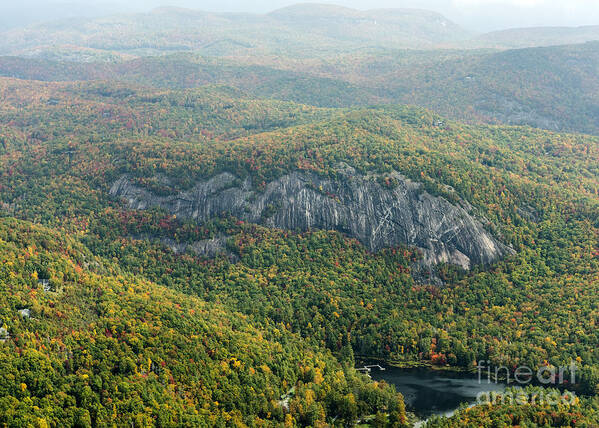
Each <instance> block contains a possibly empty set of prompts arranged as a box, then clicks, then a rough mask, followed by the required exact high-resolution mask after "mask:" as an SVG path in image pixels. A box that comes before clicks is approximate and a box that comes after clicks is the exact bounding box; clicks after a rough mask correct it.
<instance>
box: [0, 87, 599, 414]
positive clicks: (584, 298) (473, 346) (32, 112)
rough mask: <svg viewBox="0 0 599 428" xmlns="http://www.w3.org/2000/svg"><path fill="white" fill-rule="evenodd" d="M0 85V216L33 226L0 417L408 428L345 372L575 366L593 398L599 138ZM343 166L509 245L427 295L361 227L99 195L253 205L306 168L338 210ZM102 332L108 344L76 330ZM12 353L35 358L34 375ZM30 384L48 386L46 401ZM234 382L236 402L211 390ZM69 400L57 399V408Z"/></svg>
mask: <svg viewBox="0 0 599 428" xmlns="http://www.w3.org/2000/svg"><path fill="white" fill-rule="evenodd" d="M0 84H1V86H0V95H1V96H2V99H3V100H4V102H3V104H2V105H1V106H0V123H2V130H1V132H2V145H1V146H0V166H1V168H0V183H2V187H1V188H0V200H1V201H2V211H3V215H5V216H10V217H16V218H19V219H22V221H25V222H34V223H37V224H39V225H40V226H34V225H31V224H30V223H23V222H20V221H17V220H13V219H10V218H9V219H5V220H3V222H4V223H3V224H2V225H0V226H1V228H0V230H2V233H4V235H2V237H1V240H0V243H2V245H4V248H5V249H4V250H3V253H2V254H3V257H4V260H5V261H6V263H4V265H3V269H4V272H5V275H4V280H3V284H5V286H8V285H10V287H12V288H11V289H8V288H5V289H4V290H5V291H4V292H5V294H4V295H3V296H4V297H3V298H4V299H7V300H6V302H7V303H6V304H4V305H2V308H3V311H4V312H3V323H4V325H5V326H4V327H3V328H4V329H5V333H6V334H7V335H10V337H5V339H6V340H5V341H4V343H2V344H0V348H1V349H2V351H3V352H4V353H5V355H6V359H5V360H4V361H5V363H4V364H5V366H6V367H7V368H6V370H5V371H10V372H11V373H14V374H13V375H12V376H13V377H12V378H11V379H15V380H14V381H12V380H11V381H9V382H7V383H6V384H4V386H3V387H2V388H3V390H2V396H3V397H5V398H3V401H2V406H3V409H5V410H4V411H3V412H2V414H3V415H8V416H5V418H6V420H7V421H13V420H17V418H19V420H22V421H24V423H26V422H28V421H31V420H32V419H31V416H30V415H31V414H32V413H31V411H30V410H29V407H23V405H22V404H20V403H22V401H23V400H25V399H26V397H30V398H31V400H32V401H27V402H29V403H31V404H30V405H31V406H36V410H35V412H36V413H35V417H38V418H41V419H46V420H47V421H48V422H51V421H54V422H53V423H56V424H59V425H61V424H69V423H70V422H69V421H75V420H77V421H79V420H82V421H90V422H91V423H92V424H94V425H96V424H97V425H102V424H104V423H111V422H114V421H116V423H118V424H120V423H128V422H129V421H132V420H138V421H143V420H147V421H151V420H154V421H157V420H160V421H163V424H164V425H169V424H171V425H173V424H174V425H176V424H177V423H181V421H196V420H197V421H200V420H205V421H209V420H211V419H210V418H213V419H212V420H214V421H220V420H223V418H225V417H226V418H231V420H239V421H244V422H246V423H248V424H249V423H250V422H251V421H257V420H258V419H260V420H263V421H270V422H272V423H277V421H279V422H282V421H283V420H284V419H285V418H287V419H288V421H289V423H293V422H294V421H295V423H296V424H299V425H307V424H315V423H317V422H319V421H320V422H321V423H332V421H333V419H335V420H336V421H349V422H350V423H351V422H352V421H356V420H357V419H358V418H360V417H366V416H368V415H373V416H374V415H375V414H376V413H377V412H378V413H379V414H380V415H379V416H377V418H378V419H379V420H381V419H382V420H385V421H387V423H393V422H392V421H396V423H398V424H401V423H404V422H405V417H404V413H403V407H402V406H403V405H402V401H401V400H400V398H399V397H398V396H397V395H395V394H394V393H393V392H392V390H391V389H390V388H388V387H387V386H385V385H384V384H373V383H369V382H367V381H366V380H365V378H364V377H359V376H357V375H356V374H355V372H353V369H351V368H349V367H347V366H346V367H345V368H343V362H346V363H347V362H351V361H352V359H353V355H354V354H358V355H362V356H365V357H376V358H381V359H383V360H385V361H394V362H396V363H404V364H405V363H414V362H419V361H426V362H428V363H429V364H433V365H442V366H444V365H446V364H449V365H451V366H454V367H460V366H461V367H463V368H468V367H471V366H472V364H473V363H474V362H475V361H477V360H480V359H483V360H487V359H488V360H489V361H492V362H493V363H494V364H508V365H510V366H511V365H517V364H528V365H530V366H531V367H538V366H539V365H541V364H544V363H543V362H544V361H547V362H550V363H551V364H554V365H559V364H568V363H569V362H570V359H571V358H575V360H576V361H578V364H579V366H580V367H579V370H580V373H582V374H581V377H580V381H579V384H577V385H575V386H574V387H575V388H577V390H578V391H579V392H581V393H582V392H585V393H591V392H593V391H594V389H595V388H596V385H597V384H599V375H598V373H599V372H598V371H597V367H598V364H599V354H598V353H597V352H598V351H597V350H598V349H599V347H598V346H597V344H598V341H599V338H597V334H596V332H597V329H594V328H590V329H589V327H588V326H589V323H590V325H594V324H595V322H596V321H597V316H598V314H597V309H596V308H597V305H598V304H599V302H597V296H599V293H598V292H597V286H599V278H598V277H597V272H599V265H598V263H599V259H598V256H599V233H598V231H599V224H598V223H597V219H599V196H598V195H599V171H598V170H597V166H598V165H599V141H598V140H597V138H595V137H587V136H582V135H568V134H555V133H551V132H547V131H540V130H534V129H531V128H522V127H498V126H471V125H463V124H460V123H456V122H452V121H450V120H448V119H444V118H442V117H439V116H437V115H435V114H433V113H430V112H427V111H425V110H420V109H413V108H405V107H384V108H383V107H381V108H364V109H354V110H332V109H317V108H313V107H307V106H302V105H297V104H293V103H283V102H275V101H267V100H252V99H248V98H244V97H243V96H240V94H239V93H235V92H231V91H228V90H226V89H222V88H213V89H203V90H182V91H172V90H164V89H154V90H149V89H144V88H139V87H132V86H129V85H124V84H106V83H105V84H98V83H94V84H91V85H90V84H84V83H40V82H35V83H34V82H24V81H20V80H14V79H2V80H1V81H0ZM340 164H344V165H346V166H343V168H346V169H347V168H353V169H355V170H356V172H358V173H360V174H362V175H364V176H369V177H371V178H370V179H371V180H373V181H374V182H376V183H377V184H376V186H380V187H381V188H387V189H390V191H393V189H395V188H397V186H403V185H404V184H401V183H398V182H397V180H396V178H395V177H396V176H395V175H394V173H393V171H399V172H401V174H402V175H403V176H405V177H406V178H409V179H410V180H412V181H413V182H414V183H420V186H421V190H419V192H420V195H421V198H423V200H429V198H443V200H445V201H446V203H447V204H450V205H453V206H463V207H465V208H463V209H464V210H466V211H468V212H469V213H470V214H469V215H471V216H474V217H476V218H478V219H479V221H480V222H481V224H483V225H484V227H485V228H486V230H488V233H489V234H491V235H492V236H493V239H496V240H497V241H498V242H501V243H502V244H503V245H505V246H508V247H511V248H512V249H513V250H512V251H511V252H509V253H506V254H504V255H503V256H501V258H499V259H497V260H494V261H492V262H491V263H484V264H480V265H472V266H467V268H468V269H469V270H463V269H462V268H461V267H456V266H455V265H454V264H453V262H452V260H449V263H447V264H444V263H442V264H440V265H438V266H437V268H436V270H437V272H436V275H438V277H439V278H440V279H441V280H442V281H443V283H444V284H445V285H444V286H442V287H438V286H434V285H431V283H430V282H428V281H427V280H426V278H422V277H420V278H416V279H417V281H416V280H415V278H414V274H415V270H414V269H415V266H417V264H418V263H419V261H420V260H421V259H422V257H423V254H422V253H421V251H420V250H419V249H418V248H416V247H413V246H410V245H409V244H407V243H406V245H396V244H394V245H393V246H391V247H390V248H383V249H381V250H379V251H377V252H371V251H369V250H368V249H367V248H366V247H365V246H364V245H362V244H361V243H360V242H359V241H357V240H355V239H353V238H352V234H351V230H349V229H348V230H344V229H343V228H339V229H338V230H337V231H319V230H313V229H309V230H301V229H300V228H298V229H296V230H282V229H278V228H276V227H273V226H272V223H269V221H268V219H269V218H274V217H276V215H277V212H278V211H279V210H280V209H281V207H280V206H277V205H276V204H273V205H270V206H268V207H266V208H265V210H264V211H263V212H262V215H263V216H264V221H262V220H260V221H258V223H260V224H261V225H257V224H255V223H254V222H253V221H250V222H247V221H242V220H241V219H239V218H235V217H233V216H232V212H229V213H227V212H222V213H219V214H215V215H213V216H211V217H210V219H209V220H205V219H203V220H199V219H194V217H192V216H190V217H184V216H181V215H176V214H180V213H179V212H177V213H176V214H175V212H171V211H169V210H168V207H166V206H164V207H158V206H155V207H152V206H151V204H147V205H146V206H145V207H142V206H135V207H132V206H130V204H129V202H128V201H126V200H120V199H119V198H115V197H114V195H112V196H111V193H110V189H111V188H112V187H113V186H114V184H115V183H116V182H117V181H118V180H120V179H121V178H122V177H123V176H126V177H128V179H129V180H131V182H132V183H134V184H135V185H136V186H139V187H140V188H143V189H146V190H147V191H148V192H151V193H152V194H154V195H162V196H168V195H177V194H178V192H181V191H188V190H190V189H193V188H194V186H196V185H197V184H198V183H201V182H202V180H206V179H211V178H214V177H216V176H218V174H221V173H226V172H233V173H234V174H235V176H236V177H237V179H236V180H237V181H234V182H232V183H231V184H227V185H226V186H229V187H226V186H225V188H224V189H223V190H224V191H227V189H229V190H228V191H229V192H234V187H235V186H246V184H243V183H244V182H247V183H248V184H247V186H249V185H250V183H251V186H255V188H256V189H257V191H256V192H255V193H254V196H253V197H254V198H260V197H261V196H260V195H261V192H268V191H269V188H270V186H271V183H272V182H273V181H276V180H277V179H280V178H281V177H284V176H285V175H286V174H289V173H294V172H299V173H302V174H305V175H306V176H308V175H309V174H314V177H315V178H314V179H313V180H314V181H313V182H311V183H310V182H309V181H308V182H306V184H305V185H306V186H307V187H306V189H308V188H309V189H311V190H310V191H311V192H314V194H319V195H320V196H319V197H318V198H317V200H319V201H322V202H319V203H324V202H326V201H332V202H334V203H337V202H335V201H337V200H341V198H343V195H341V194H334V193H332V192H331V190H330V189H329V188H328V187H326V185H323V186H322V187H321V186H320V185H319V182H318V181H317V180H320V179H322V180H325V179H327V180H334V179H336V177H337V178H338V177H339V174H340V172H339V168H340ZM317 177H321V178H318V179H317ZM323 183H324V182H321V184H323ZM399 189H401V187H400V188H399ZM230 194H231V195H233V194H234V193H230ZM427 195H428V196H427ZM223 200H224V199H223ZM251 201H252V199H251V198H250V199H248V202H251ZM239 203H244V202H243V201H239ZM197 209H201V205H200V206H198V208H197ZM312 209H313V210H314V211H312V213H314V214H316V212H317V211H315V210H316V207H313V208H312ZM382 209H384V206H383V207H382ZM422 215H424V216H430V215H432V213H427V212H426V211H423V214H422ZM46 227H49V228H52V230H55V231H59V232H58V235H57V234H56V233H53V234H50V232H48V229H45V228H46ZM25 230H27V231H35V233H36V235H35V237H32V238H30V239H29V238H28V239H25V237H26V236H28V235H27V234H26V233H25ZM27 233H32V232H27ZM478 233H482V232H478ZM38 236H39V237H38ZM56 240H63V241H59V242H64V243H55V242H56ZM215 243H220V244H219V245H217V246H216V251H215V252H213V253H211V254H209V252H206V248H208V246H211V245H213V244H215ZM67 248H73V250H67V251H66V253H65V249H67ZM11 272H12V273H11ZM40 278H41V279H48V280H49V282H48V284H49V285H50V286H51V291H49V292H44V291H43V288H40V287H43V284H44V283H42V282H39V283H38V280H39V279H40ZM8 290H10V291H8ZM52 290H58V292H59V293H60V294H54V293H56V291H52ZM158 295H159V296H160V300H159V301H160V304H159V305H157V303H156V299H157V297H155V296H158ZM117 299H118V303H117ZM203 302H209V304H208V306H206V304H205V303H203ZM93 308H97V309H93ZM23 309H29V312H27V314H28V315H27V316H25V317H23V315H22V313H21V312H18V311H20V310H23ZM57 312H60V314H62V315H61V316H59V315H57ZM80 312H82V313H83V315H79V313H80ZM238 313H242V314H244V315H243V317H241V316H240V315H238ZM197 314H202V315H201V317H200V318H199V319H198V318H196V316H197ZM56 317H58V318H56ZM65 317H66V318H65ZM92 323H93V324H92ZM196 323H202V324H201V326H202V327H201V328H200V327H199V324H196ZM90 324H91V325H93V326H94V328H95V333H90V331H93V330H90V329H87V328H86V329H85V330H84V331H85V332H86V333H85V334H84V333H78V331H79V330H81V329H83V328H84V327H83V326H85V327H87V326H88V325H90ZM223 325H224V327H225V328H224V330H223V327H222V326H223ZM548 325H551V326H552V327H551V330H550V331H547V329H546V327H547V326H548ZM216 326H219V327H218V331H219V333H218V334H217V333H216V331H217V327H216ZM61 329H66V331H63V330H61ZM223 331H224V333H223ZM98 332H100V333H98ZM102 332H104V333H102ZM187 332H189V333H187ZM215 335H216V336H215ZM155 338H160V341H159V342H160V344H157V343H155ZM58 339H60V341H59V340H58ZM200 344H202V345H200ZM198 345H200V347H199V348H198ZM81 348H83V349H81ZM107 349H110V352H109V351H108V350H107ZM175 349H176V357H177V359H175V354H173V352H175ZM273 349H277V351H276V352H273ZM76 350H78V351H77V352H76ZM202 350H203V351H202ZM19 352H20V353H21V354H23V353H24V354H26V355H31V358H33V361H36V362H35V363H31V364H30V365H24V364H25V363H23V361H25V360H22V359H19V358H18V357H17V355H18V353H19ZM71 353H73V356H71ZM200 354H201V355H200ZM182 355H184V356H185V358H186V359H191V361H190V363H189V365H188V364H187V363H185V364H184V365H183V363H182V360H181V356H182ZM275 355H276V356H277V359H276V360H275V361H273V360H272V359H271V358H272V357H273V356H275ZM150 360H151V362H149V361H150ZM27 361H29V360H27ZM39 361H42V362H43V363H40V362H39ZM177 361H181V362H180V363H178V362H177ZM336 361H337V362H336ZM44 364H45V365H44ZM264 365H266V367H264ZM32 366H36V367H41V368H43V367H46V366H50V367H52V368H53V369H52V370H53V371H51V372H49V373H50V374H48V376H50V378H49V379H48V381H47V382H46V383H45V384H44V385H45V386H44V385H42V384H40V383H39V382H38V383H35V381H34V379H36V376H35V374H32V373H35V370H33V369H32V368H31V367H32ZM154 367H157V368H156V370H155V369H154ZM156 371H157V372H158V373H157V372H156ZM169 373H170V375H169ZM52 376H56V378H52ZM169 376H170V377H169ZM43 379H46V377H44V378H43ZM225 379H227V380H226V381H225ZM252 379H255V380H252ZM17 380H18V382H17ZM163 381H164V382H166V384H168V385H172V387H171V388H170V389H161V387H160V386H159V385H162V383H161V382H163ZM15 382H16V383H15ZM223 382H225V383H226V384H227V385H228V388H227V389H224V390H223V389H222V388H220V387H213V385H222V384H223ZM266 384H268V385H269V387H268V389H266V392H264V391H265V390H264V387H263V386H260V385H266ZM48 385H52V388H50V387H49V386H48ZM251 388H254V391H257V390H260V391H263V394H264V395H262V393H261V394H255V393H254V392H250V391H252V389H251ZM293 388H295V389H293ZM113 391H114V392H113ZM124 391H128V392H127V393H126V395H125V392H124ZM216 391H218V392H216ZM287 392H289V393H290V396H289V397H286V398H285V397H284V398H280V397H281V396H282V395H284V394H286V393H287ZM81 394H84V395H81ZM119 394H121V395H119ZM165 394H171V395H165ZM6 397H7V398H6ZM56 397H59V398H60V400H63V401H61V402H60V403H62V404H59V405H51V404H44V403H50V402H51V403H56V399H57V398H56ZM70 397H72V398H70ZM171 397H172V398H171ZM243 397H248V398H247V399H244V398H243ZM287 398H289V404H288V405H287V404H285V400H287ZM131 400H133V401H131ZM37 402H39V403H40V404H35V403H37ZM217 402H218V404H217ZM584 405H585V406H593V404H592V403H590V402H589V403H585V404H584ZM166 406H168V407H166ZM244 406H245V407H244ZM115 408H116V416H115ZM57 409H59V410H57ZM194 409H195V410H194ZM196 411H197V412H198V413H196ZM498 411H501V412H503V413H505V414H507V413H508V412H509V411H511V409H509V408H505V409H503V408H502V409H500V410H498ZM541 411H542V409H536V408H532V409H531V410H530V415H529V416H530V417H533V416H534V417H537V415H538V414H540V412H541ZM570 411H572V409H565V410H563V412H562V411H560V412H559V413H556V415H557V416H556V418H557V417H560V418H561V417H562V416H563V417H567V414H569V412H570ZM287 412H289V413H287ZM484 414H485V413H484V411H483V410H481V417H484ZM592 415H593V414H592V413H587V412H585V416H584V417H585V418H586V417H588V418H589V419H584V418H583V419H580V418H579V420H586V421H590V422H591V423H593V422H595V420H594V419H592V418H593V416H592ZM527 417H528V416H527ZM148 418H150V419H148ZM152 418H157V419H152ZM158 418H160V419H158ZM187 418H189V419H187ZM194 418H195V419H194ZM340 418H341V419H340ZM136 423H137V422H136ZM139 423H141V422H139ZM186 423H187V422H186ZM190 423H191V422H190ZM456 423H458V422H456Z"/></svg>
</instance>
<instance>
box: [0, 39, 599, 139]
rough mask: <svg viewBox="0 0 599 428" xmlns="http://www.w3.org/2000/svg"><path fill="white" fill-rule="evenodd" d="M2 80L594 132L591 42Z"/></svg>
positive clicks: (63, 72)
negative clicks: (122, 85) (137, 87)
mask: <svg viewBox="0 0 599 428" xmlns="http://www.w3.org/2000/svg"><path fill="white" fill-rule="evenodd" d="M0 75H1V76H6V77H15V78H22V79H34V80H41V81H71V80H83V81H87V80H113V81H121V82H128V83H135V84H141V85H146V86H149V87H159V88H178V89H185V88H194V87H202V86H206V85H227V86H232V87H235V88H237V89H239V90H241V91H243V92H244V93H246V94H247V95H248V96H250V97H262V98H271V99H280V100H287V101H293V102H298V103H303V104H310V105H315V106H320V107H352V106H359V105H362V106H364V105H377V104H379V105H380V104H394V103H404V104H411V105H417V106H422V107H426V108H430V109H433V110H435V111H437V112H439V113H440V114H442V115H445V116H449V117H452V118H455V119H460V120H467V121H469V122H471V123H504V124H513V125H529V126H535V127H538V128H544V129H550V130H554V131H571V132H583V133H590V134H598V133H599V122H598V121H597V117H599V113H598V112H599V99H598V95H597V94H599V78H598V77H597V76H599V42H593V43H586V44H582V45H572V46H557V47H547V48H528V49H514V50H507V51H454V50H452V51H380V52H373V53H368V54H362V55H355V54H354V55H351V56H349V57H348V56H340V57H335V58H332V59H329V60H312V61H308V60H297V59H296V60H289V62H286V61H274V60H272V59H271V58H262V59H259V60H258V59H245V58H243V59H242V58H228V59H215V58H206V57H200V56H197V55H195V54H173V55H168V56H164V57H149V58H140V59H134V60H130V61H124V62H118V63H115V64H107V63H93V64H86V63H74V62H56V61H47V60H40V59H25V58H16V57H0Z"/></svg>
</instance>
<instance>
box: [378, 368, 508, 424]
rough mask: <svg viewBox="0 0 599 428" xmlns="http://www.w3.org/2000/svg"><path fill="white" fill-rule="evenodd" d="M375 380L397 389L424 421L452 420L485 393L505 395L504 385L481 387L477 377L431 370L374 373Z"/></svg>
mask: <svg viewBox="0 0 599 428" xmlns="http://www.w3.org/2000/svg"><path fill="white" fill-rule="evenodd" d="M370 375H371V377H372V379H374V380H384V381H386V382H387V383H389V384H393V385H395V387H396V389H397V390H398V391H399V392H401V393H402V394H403V396H404V400H405V402H406V408H407V409H408V410H409V411H411V412H413V413H415V414H416V415H417V416H418V417H420V418H422V419H426V418H429V417H431V416H436V415H441V416H450V415H452V414H453V412H454V411H455V410H457V409H458V407H460V405H461V404H464V403H465V404H475V403H476V398H477V396H478V394H479V393H481V392H491V391H504V390H505V388H506V386H505V385H504V384H502V383H498V384H496V383H488V382H487V379H486V378H484V377H483V380H482V381H481V382H480V383H479V381H478V377H477V376H476V375H466V374H463V375H462V374H460V373H455V372H443V371H435V370H430V369H398V368H393V367H387V368H386V370H384V371H381V370H377V369H373V370H372V372H370Z"/></svg>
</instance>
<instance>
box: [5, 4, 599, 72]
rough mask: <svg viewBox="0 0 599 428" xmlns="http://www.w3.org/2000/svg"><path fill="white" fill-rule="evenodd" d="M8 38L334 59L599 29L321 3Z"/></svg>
mask: <svg viewBox="0 0 599 428" xmlns="http://www.w3.org/2000/svg"><path fill="white" fill-rule="evenodd" d="M88 16H89V15H88ZM264 28H268V31H264V30H263V29H264ZM0 35H1V37H0V55H13V56H14V55H16V56H27V57H38V58H45V59H58V60H75V61H114V60H119V59H121V60H122V59H127V58H130V57H132V56H133V57H140V56H147V55H160V54H168V53H173V52H195V53H198V54H201V55H204V56H218V57H228V56H244V57H245V56H252V57H259V56H265V55H266V56H271V55H274V56H285V57H293V58H327V57H330V56H333V55H338V54H340V53H346V54H348V53H355V52H356V51H360V50H365V49H370V48H379V49H381V48H383V49H401V48H410V49H438V48H457V49H459V48H462V49H464V48H466V49H470V48H500V49H506V48H523V47H537V46H552V45H566V44H577V43H584V42H588V41H595V40H599V31H598V27H592V26H589V27H579V28H570V27H563V28H549V27H547V28H545V27H543V28H532V29H528V28H527V29H512V30H504V31H499V32H493V33H488V34H483V35H477V34H475V33H473V32H470V31H468V30H465V29H463V28H461V27H460V26H458V25H457V24H455V23H453V22H451V21H450V20H449V19H447V18H445V17H444V16H442V15H440V14H438V13H435V12H431V11H425V10H418V9H374V10H366V11H359V10H356V9H350V8H345V7H340V6H334V5H321V4H299V5H295V6H290V7H286V8H283V9H279V10H276V11H273V12H271V13H267V14H262V15H258V14H242V13H210V12H203V11H198V10H188V9H181V8H174V7H162V8H158V9H155V10H153V11H151V12H148V13H137V14H122V15H113V16H105V17H100V18H85V17H77V18H76V17H73V18H70V19H62V20H57V21H52V22H47V23H42V24H35V25H32V26H29V27H25V28H14V29H9V30H6V31H3V32H1V33H0Z"/></svg>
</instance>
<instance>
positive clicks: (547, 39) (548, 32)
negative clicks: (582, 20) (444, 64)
mask: <svg viewBox="0 0 599 428" xmlns="http://www.w3.org/2000/svg"><path fill="white" fill-rule="evenodd" d="M597 40H599V25H594V26H585V27H538V28H514V29H509V30H502V31H494V32H492V33H487V34H483V35H481V36H478V37H476V38H475V39H474V44H475V45H478V46H485V47H506V48H526V47H534V46H557V45H573V44H577V43H585V42H590V41H597Z"/></svg>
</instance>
